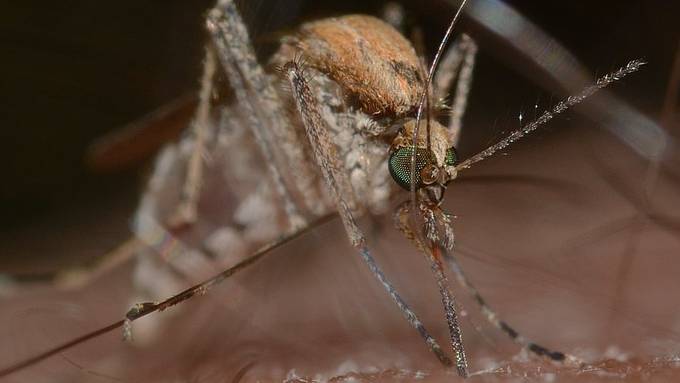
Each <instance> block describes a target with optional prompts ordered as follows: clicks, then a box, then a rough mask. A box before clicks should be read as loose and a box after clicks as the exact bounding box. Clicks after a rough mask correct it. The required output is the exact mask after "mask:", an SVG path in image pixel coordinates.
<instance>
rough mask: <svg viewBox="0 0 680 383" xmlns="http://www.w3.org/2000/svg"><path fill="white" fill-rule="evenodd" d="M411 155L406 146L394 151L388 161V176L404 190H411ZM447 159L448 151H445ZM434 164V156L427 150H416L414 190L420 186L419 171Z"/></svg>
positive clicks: (411, 150)
mask: <svg viewBox="0 0 680 383" xmlns="http://www.w3.org/2000/svg"><path fill="white" fill-rule="evenodd" d="M412 154H413V147H411V146H406V147H403V148H399V149H397V150H395V151H394V152H393V153H392V155H391V156H390V159H389V161H388V167H389V169H390V174H391V175H392V178H394V181H396V183H397V184H398V185H399V186H401V187H402V188H404V189H406V190H411V155H412ZM447 158H448V151H447ZM432 162H434V156H433V155H432V152H431V151H429V150H428V149H424V148H417V149H416V179H415V184H416V189H417V188H419V187H421V186H422V181H421V179H420V171H421V170H423V168H424V167H425V166H427V165H429V164H431V163H432Z"/></svg>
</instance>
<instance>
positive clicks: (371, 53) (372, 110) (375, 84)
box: [295, 15, 425, 117]
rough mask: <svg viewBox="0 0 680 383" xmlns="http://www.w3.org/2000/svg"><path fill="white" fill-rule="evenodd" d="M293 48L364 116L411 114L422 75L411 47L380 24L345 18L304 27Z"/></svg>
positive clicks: (362, 18) (371, 19) (374, 20)
mask: <svg viewBox="0 0 680 383" xmlns="http://www.w3.org/2000/svg"><path fill="white" fill-rule="evenodd" d="M295 45H296V47H297V49H299V50H300V51H301V53H302V54H303V57H304V60H305V61H306V62H307V64H308V65H309V66H311V67H314V68H316V69H318V70H319V71H321V72H323V73H326V74H327V75H328V76H329V77H330V78H331V79H333V80H334V81H336V82H337V83H338V84H339V85H340V86H341V87H342V88H343V89H344V90H345V92H346V96H347V97H349V98H353V99H355V100H356V102H357V103H358V104H359V106H360V108H361V109H362V110H363V111H364V112H365V113H366V114H369V115H376V116H385V117H401V116H404V115H405V114H408V113H409V112H412V111H413V110H415V108H416V106H417V104H418V101H419V98H420V96H421V94H422V89H423V86H424V77H425V76H424V74H423V69H422V66H421V65H420V61H419V59H418V56H417V55H416V51H415V49H414V48H413V46H412V45H411V43H410V42H409V41H408V40H406V38H404V37H403V36H402V35H401V34H400V33H399V32H398V31H396V30H395V29H394V28H392V27H391V26H390V25H389V24H387V23H385V22H384V21H382V20H380V19H377V18H375V17H372V16H364V15H349V16H343V17H337V18H329V19H323V20H319V21H314V22H309V23H306V24H303V25H302V26H301V27H300V30H299V32H298V34H297V36H296V41H295Z"/></svg>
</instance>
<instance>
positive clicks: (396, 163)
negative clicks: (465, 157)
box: [388, 120, 457, 203]
mask: <svg viewBox="0 0 680 383" xmlns="http://www.w3.org/2000/svg"><path fill="white" fill-rule="evenodd" d="M420 125H421V126H420V128H419V129H418V139H417V140H416V145H415V154H416V173H415V177H416V178H415V180H414V184H415V187H416V189H417V190H421V189H425V191H427V193H428V194H430V195H431V200H433V202H437V203H438V202H439V201H440V200H441V198H442V195H443V191H444V189H445V187H446V184H448V183H449V182H450V181H451V180H453V179H454V178H455V177H456V174H457V173H456V169H455V166H454V165H455V163H456V161H457V155H456V150H455V149H454V148H453V146H452V145H451V144H450V141H449V135H448V132H447V130H446V128H444V126H442V125H441V124H440V123H439V122H437V121H432V120H431V121H430V122H429V129H428V127H427V123H426V122H422V123H421V124H420ZM415 126H416V124H415V120H409V121H408V122H406V123H405V124H404V126H403V127H402V128H401V129H400V130H399V133H398V134H397V136H396V137H395V138H394V140H393V141H392V145H391V147H390V157H389V160H388V168H389V171H390V174H391V175H392V178H393V179H394V181H395V182H396V183H397V184H398V185H399V186H401V187H402V188H404V189H406V190H410V189H411V158H412V156H413V150H414V147H413V142H414V141H413V137H414V131H415ZM428 130H429V140H428Z"/></svg>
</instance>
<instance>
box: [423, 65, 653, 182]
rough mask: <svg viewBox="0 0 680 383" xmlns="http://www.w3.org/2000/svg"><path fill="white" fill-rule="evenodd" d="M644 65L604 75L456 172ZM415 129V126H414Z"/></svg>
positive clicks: (479, 154)
mask: <svg viewBox="0 0 680 383" xmlns="http://www.w3.org/2000/svg"><path fill="white" fill-rule="evenodd" d="M645 64H646V63H645V62H644V61H643V60H640V59H638V60H632V61H630V62H629V63H628V64H626V65H625V66H623V67H621V68H619V69H618V70H616V71H614V72H611V73H609V74H606V75H604V76H602V77H600V78H599V79H597V81H596V82H595V84H593V85H590V86H588V87H586V88H585V89H583V90H582V91H581V93H579V94H577V95H575V96H569V97H567V98H566V99H565V100H562V101H560V102H559V103H557V104H556V105H555V106H553V107H552V109H551V110H546V111H545V112H543V114H541V116H540V117H538V118H537V119H535V120H533V121H531V122H529V123H527V124H525V125H523V126H522V127H520V128H519V129H517V130H515V131H514V132H512V133H511V134H510V135H509V136H507V137H506V138H504V139H502V140H501V141H499V142H498V143H496V144H494V145H491V146H489V147H488V148H486V149H484V150H482V151H481V152H479V153H477V154H475V155H474V156H472V157H470V158H468V159H467V160H465V161H463V162H461V163H460V164H458V165H456V170H457V171H461V170H463V169H467V168H469V167H470V166H472V165H473V164H475V163H477V162H479V161H482V160H484V159H486V158H488V157H491V156H492V155H494V153H496V152H497V151H499V150H503V149H505V148H507V147H508V146H509V145H510V144H512V143H514V142H515V141H517V140H519V139H520V138H522V137H524V136H526V135H527V134H529V133H531V132H533V131H534V130H536V128H538V127H539V126H541V125H543V124H545V123H546V122H548V121H550V120H552V118H553V117H555V116H556V115H558V114H560V113H562V112H564V111H565V110H567V109H569V108H571V107H573V106H575V105H577V104H579V103H581V102H583V100H585V99H586V98H588V97H589V96H591V95H593V93H595V92H597V91H598V90H600V89H602V88H604V87H606V86H608V85H610V84H611V83H613V82H614V81H617V80H620V79H622V78H623V77H625V76H627V75H629V74H631V73H633V72H636V71H637V70H638V69H640V67H642V66H643V65H645ZM416 128H417V125H416Z"/></svg>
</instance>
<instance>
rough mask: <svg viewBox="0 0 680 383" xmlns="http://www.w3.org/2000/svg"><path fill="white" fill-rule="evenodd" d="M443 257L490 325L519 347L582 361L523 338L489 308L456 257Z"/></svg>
mask: <svg viewBox="0 0 680 383" xmlns="http://www.w3.org/2000/svg"><path fill="white" fill-rule="evenodd" d="M444 259H445V260H446V262H447V264H448V266H449V268H450V269H451V270H452V271H453V274H454V275H455V277H456V281H457V282H458V284H460V285H461V286H462V287H463V288H464V289H465V290H466V291H467V292H468V293H469V294H470V295H471V296H472V297H473V298H474V300H475V302H477V304H478V305H479V308H480V311H481V312H482V314H483V315H484V317H485V318H486V320H487V321H489V323H491V325H493V326H494V327H496V328H497V329H499V330H501V331H502V332H504V333H506V334H507V335H508V336H509V337H510V338H511V339H512V340H513V341H514V342H515V343H517V344H519V345H520V346H521V347H523V348H525V349H527V350H529V351H531V352H533V353H534V354H536V355H538V356H542V357H547V358H549V359H551V360H554V361H557V362H570V363H575V364H581V363H582V361H581V360H580V359H579V358H577V357H575V356H573V355H569V354H565V353H563V352H559V351H552V350H550V349H548V348H546V347H543V346H541V345H539V344H537V343H534V342H532V341H530V340H529V339H527V338H525V337H524V336H522V335H521V334H520V333H518V332H517V331H515V330H514V329H513V328H512V327H510V325H508V324H507V323H506V322H504V321H503V320H501V319H500V317H499V316H498V314H497V313H496V312H495V311H494V310H493V309H491V307H489V305H488V304H487V303H486V301H485V300H484V298H482V296H481V294H480V293H479V291H477V289H476V288H475V287H474V286H473V285H472V284H470V282H469V281H468V279H467V277H466V276H465V274H464V273H463V269H462V268H461V267H460V264H459V263H458V261H457V260H456V257H454V256H453V255H452V254H445V255H444Z"/></svg>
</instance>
